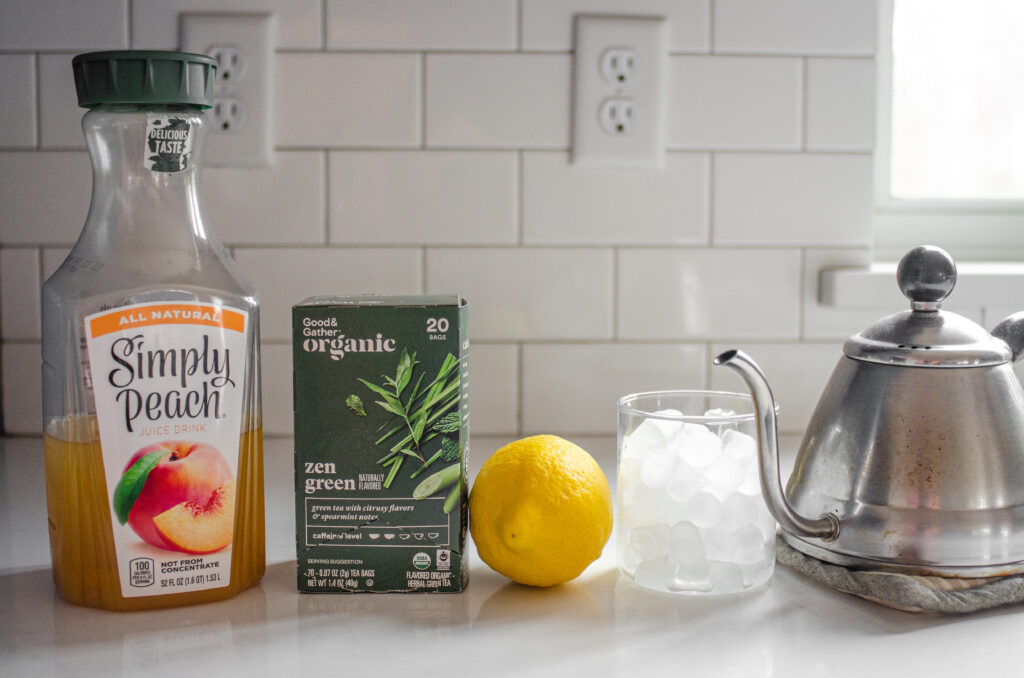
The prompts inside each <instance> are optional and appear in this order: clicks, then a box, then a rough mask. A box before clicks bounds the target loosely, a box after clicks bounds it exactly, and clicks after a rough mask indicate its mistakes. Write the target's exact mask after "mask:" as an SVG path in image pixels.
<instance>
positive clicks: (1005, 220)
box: [873, 0, 1024, 261]
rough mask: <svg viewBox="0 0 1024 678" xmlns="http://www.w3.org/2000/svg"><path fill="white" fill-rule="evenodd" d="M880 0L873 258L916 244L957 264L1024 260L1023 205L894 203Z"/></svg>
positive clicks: (885, 28) (888, 14)
mask: <svg viewBox="0 0 1024 678" xmlns="http://www.w3.org/2000/svg"><path fill="white" fill-rule="evenodd" d="M897 1H898V0H879V6H878V9H879V11H878V37H877V47H876V50H875V52H876V54H875V66H876V80H875V82H876V95H875V152H874V169H875V182H874V192H875V200H874V202H875V208H874V229H873V230H874V252H875V254H874V258H875V259H876V260H894V259H898V258H899V257H900V256H902V255H903V254H904V253H905V252H906V251H907V250H909V249H910V248H912V247H915V246H917V245H921V244H925V243H928V244H935V245H939V246H941V247H943V248H945V249H947V250H949V251H950V253H952V254H953V256H954V257H956V258H957V260H961V261H962V260H978V261H1022V260H1024V200H963V199H949V200H940V199H906V198H895V197H893V196H892V194H891V192H890V175H891V154H892V139H891V137H892V25H893V12H894V9H895V2H897Z"/></svg>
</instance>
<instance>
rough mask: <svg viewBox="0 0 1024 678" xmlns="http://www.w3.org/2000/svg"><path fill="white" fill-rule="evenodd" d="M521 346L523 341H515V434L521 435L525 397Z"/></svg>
mask: <svg viewBox="0 0 1024 678" xmlns="http://www.w3.org/2000/svg"><path fill="white" fill-rule="evenodd" d="M523 346H524V342H522V341H520V342H518V343H516V363H518V364H517V365H516V368H517V369H516V435H517V436H519V437H522V435H523V403H524V402H526V398H525V397H524V396H523V382H524V380H525V378H524V374H525V372H526V371H525V370H524V369H523Z"/></svg>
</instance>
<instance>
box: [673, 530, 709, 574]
mask: <svg viewBox="0 0 1024 678" xmlns="http://www.w3.org/2000/svg"><path fill="white" fill-rule="evenodd" d="M669 558H670V559H671V560H672V562H673V563H674V564H675V565H676V568H677V570H676V575H675V576H676V581H675V582H674V584H673V585H672V586H671V587H670V589H671V590H673V591H691V590H704V588H705V587H706V586H707V583H708V581H707V578H708V561H707V556H706V554H705V552H704V542H703V541H702V540H701V536H700V530H698V529H697V526H696V525H694V524H693V523H691V522H687V521H681V522H678V523H676V524H675V525H673V526H672V529H671V530H670V532H669Z"/></svg>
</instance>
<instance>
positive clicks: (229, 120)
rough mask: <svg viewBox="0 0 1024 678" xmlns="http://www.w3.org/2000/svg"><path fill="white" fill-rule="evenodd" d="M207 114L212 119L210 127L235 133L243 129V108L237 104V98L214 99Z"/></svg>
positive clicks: (244, 119)
mask: <svg viewBox="0 0 1024 678" xmlns="http://www.w3.org/2000/svg"><path fill="white" fill-rule="evenodd" d="M209 115H210V117H211V118H212V119H213V125H212V129H214V130H217V131H218V132H226V133H231V134H237V133H238V132H240V131H241V130H243V129H245V121H246V115H245V108H244V107H243V106H241V105H239V103H238V99H231V98H228V97H225V98H219V99H214V100H213V108H212V109H211V110H210V113H209Z"/></svg>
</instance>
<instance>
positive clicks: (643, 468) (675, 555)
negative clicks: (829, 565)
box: [615, 391, 776, 594]
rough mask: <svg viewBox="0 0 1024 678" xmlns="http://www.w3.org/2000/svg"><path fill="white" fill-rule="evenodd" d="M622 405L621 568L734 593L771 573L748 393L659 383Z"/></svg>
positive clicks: (652, 583)
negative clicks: (671, 388)
mask: <svg viewBox="0 0 1024 678" xmlns="http://www.w3.org/2000/svg"><path fill="white" fill-rule="evenodd" d="M618 405H619V424H618V462H619V468H618V502H617V504H616V510H617V515H616V521H615V522H616V526H617V528H616V533H617V543H616V549H617V558H618V564H619V570H620V571H621V572H622V573H623V575H625V576H627V577H629V578H630V579H632V580H633V581H634V582H636V584H638V585H640V586H643V587H645V588H649V589H655V590H659V591H669V592H672V593H684V594H728V593H738V592H740V591H746V590H750V589H753V588H756V587H758V586H760V585H761V584H764V583H765V582H767V581H768V580H769V579H770V578H771V576H772V572H773V571H774V569H775V527H776V525H775V519H774V518H773V517H772V515H771V514H770V513H769V512H768V507H767V506H766V505H765V502H764V499H763V498H762V496H761V482H760V475H759V470H758V455H757V439H756V436H757V433H756V419H755V415H754V409H753V404H752V402H751V399H750V396H747V395H743V394H739V393H721V392H713V391H657V392H650V393H636V394H633V395H628V396H626V397H624V398H622V399H620V400H619V403H618Z"/></svg>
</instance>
